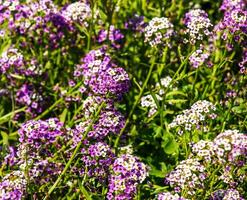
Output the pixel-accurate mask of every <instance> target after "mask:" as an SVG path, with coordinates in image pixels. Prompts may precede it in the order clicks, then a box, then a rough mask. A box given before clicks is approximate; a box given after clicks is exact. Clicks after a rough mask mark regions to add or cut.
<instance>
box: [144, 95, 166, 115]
mask: <svg viewBox="0 0 247 200" xmlns="http://www.w3.org/2000/svg"><path fill="white" fill-rule="evenodd" d="M155 96H156V98H157V100H158V101H160V100H162V98H161V97H160V96H159V95H157V94H155ZM141 106H142V107H147V108H150V110H149V112H148V117H151V116H153V115H154V114H155V113H156V112H157V105H156V103H155V100H154V98H153V97H152V95H150V94H149V95H146V96H143V97H142V98H141Z"/></svg>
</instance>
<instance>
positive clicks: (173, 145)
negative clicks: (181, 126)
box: [163, 138, 179, 154]
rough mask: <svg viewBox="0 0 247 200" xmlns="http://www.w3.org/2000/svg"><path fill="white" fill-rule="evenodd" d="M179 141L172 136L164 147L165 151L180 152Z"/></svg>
mask: <svg viewBox="0 0 247 200" xmlns="http://www.w3.org/2000/svg"><path fill="white" fill-rule="evenodd" d="M178 147H179V145H178V143H177V142H176V140H175V139H174V138H170V140H169V142H168V143H167V144H166V145H165V146H164V147H163V149H164V151H165V153H167V154H173V153H176V152H178Z"/></svg>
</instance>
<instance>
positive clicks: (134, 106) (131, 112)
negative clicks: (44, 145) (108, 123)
mask: <svg viewBox="0 0 247 200" xmlns="http://www.w3.org/2000/svg"><path fill="white" fill-rule="evenodd" d="M154 65H155V60H153V62H152V64H151V66H150V68H149V71H148V75H147V77H146V79H145V81H144V83H143V85H142V88H141V90H140V92H139V95H138V97H137V99H136V101H135V103H134V105H133V107H132V109H131V110H130V113H129V115H128V118H127V120H126V122H125V124H124V127H123V128H122V129H121V131H120V133H119V135H118V137H117V138H116V140H115V143H114V148H116V149H117V147H118V143H119V140H120V137H121V135H122V134H123V132H124V131H125V129H126V127H127V125H128V124H129V122H130V119H131V117H132V114H133V113H134V111H135V108H136V106H137V105H138V103H139V101H140V99H141V97H142V94H143V92H144V90H145V88H146V86H147V83H148V81H149V79H150V77H151V74H152V71H153V69H154Z"/></svg>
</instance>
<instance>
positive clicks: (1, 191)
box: [0, 170, 27, 200]
mask: <svg viewBox="0 0 247 200" xmlns="http://www.w3.org/2000/svg"><path fill="white" fill-rule="evenodd" d="M26 190H27V180H26V177H25V175H24V172H22V171H19V170H18V171H12V172H11V173H10V174H7V175H5V176H4V177H3V179H2V181H1V182H0V199H2V200H12V199H15V200H21V199H23V198H24V197H25V196H26Z"/></svg>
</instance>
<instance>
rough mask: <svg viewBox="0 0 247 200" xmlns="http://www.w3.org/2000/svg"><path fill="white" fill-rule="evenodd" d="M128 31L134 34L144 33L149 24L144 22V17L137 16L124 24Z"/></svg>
mask: <svg viewBox="0 0 247 200" xmlns="http://www.w3.org/2000/svg"><path fill="white" fill-rule="evenodd" d="M124 26H125V28H126V29H129V30H131V31H133V32H140V33H142V32H144V29H145V27H146V26H147V24H146V23H145V22H144V16H139V15H137V14H135V15H134V16H133V17H132V18H130V19H129V20H128V21H127V22H125V24H124Z"/></svg>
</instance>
